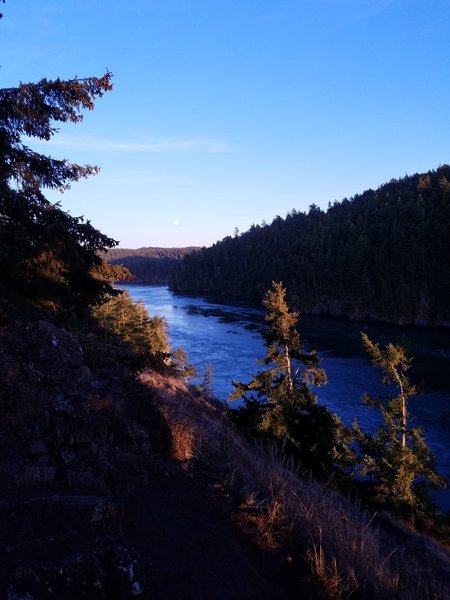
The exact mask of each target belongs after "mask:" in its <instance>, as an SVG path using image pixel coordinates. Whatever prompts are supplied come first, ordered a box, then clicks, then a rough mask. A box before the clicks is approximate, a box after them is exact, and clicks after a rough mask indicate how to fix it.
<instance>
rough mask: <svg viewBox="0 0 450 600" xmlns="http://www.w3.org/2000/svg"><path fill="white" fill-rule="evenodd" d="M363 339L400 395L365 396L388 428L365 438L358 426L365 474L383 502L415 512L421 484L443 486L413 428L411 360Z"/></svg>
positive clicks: (400, 349)
mask: <svg viewBox="0 0 450 600" xmlns="http://www.w3.org/2000/svg"><path fill="white" fill-rule="evenodd" d="M361 335H362V339H363V343H364V346H365V349H366V351H367V353H368V354H369V356H370V357H371V360H372V364H373V366H374V367H376V368H379V369H381V371H382V374H383V375H382V382H383V383H385V384H392V385H394V386H395V390H396V392H395V393H394V394H392V395H389V396H388V397H387V398H374V397H373V396H371V395H370V394H364V396H363V401H364V403H365V404H366V405H368V406H373V407H376V408H378V409H379V411H380V412H381V415H382V417H383V422H382V424H381V425H380V426H379V428H378V430H377V432H376V433H375V434H374V435H372V434H370V433H365V432H363V431H362V429H361V427H360V426H359V424H358V421H357V420H355V422H354V424H353V428H354V432H355V437H356V440H357V442H358V446H359V449H360V452H361V454H362V467H361V473H362V474H363V475H368V476H369V477H371V478H373V479H374V480H375V482H376V483H377V492H378V498H379V499H380V500H382V501H384V502H387V503H388V504H389V505H390V506H393V507H397V508H406V507H415V506H417V505H418V501H419V499H418V496H417V484H418V483H419V482H422V483H428V484H434V485H442V484H443V483H444V480H443V478H442V477H441V476H440V475H438V474H437V473H436V471H435V467H434V458H433V455H432V452H431V450H430V449H429V447H428V446H427V444H426V441H425V439H424V437H423V429H422V428H421V427H411V426H410V421H411V419H410V414H409V410H408V401H409V400H410V399H411V398H412V397H413V396H414V395H416V394H417V389H416V388H415V386H414V385H412V384H411V382H410V381H409V379H408V377H407V371H408V369H409V368H410V366H411V361H412V358H411V357H409V356H408V355H407V353H406V350H405V348H403V347H402V346H398V345H394V344H391V343H389V344H387V346H386V347H385V348H380V347H379V345H378V344H376V343H375V342H372V341H371V340H370V339H369V338H368V336H367V335H366V334H365V333H362V334H361Z"/></svg>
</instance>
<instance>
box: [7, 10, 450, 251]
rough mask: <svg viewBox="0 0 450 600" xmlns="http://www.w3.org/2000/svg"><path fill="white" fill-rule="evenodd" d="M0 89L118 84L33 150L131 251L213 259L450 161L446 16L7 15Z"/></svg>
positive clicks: (71, 203)
mask: <svg viewBox="0 0 450 600" xmlns="http://www.w3.org/2000/svg"><path fill="white" fill-rule="evenodd" d="M2 12H3V14H4V18H3V19H2V20H1V21H0V65H1V68H0V87H11V86H15V85H17V84H18V83H19V82H20V81H22V82H33V81H38V80H39V79H41V78H43V77H46V78H47V79H52V78H56V77H60V78H61V79H72V78H74V77H86V76H91V75H97V76H100V75H102V74H103V73H104V72H105V70H106V69H109V70H110V71H111V72H112V73H113V76H114V77H113V84H114V90H113V91H112V92H109V93H107V94H106V95H104V96H103V97H102V98H100V99H98V100H97V102H96V106H95V110H93V111H89V112H88V113H87V114H86V115H85V118H84V120H83V122H82V123H78V124H76V125H73V124H72V125H64V126H63V127H61V128H60V132H59V133H58V134H57V135H55V136H54V138H53V139H52V140H51V141H50V142H46V143H43V142H37V141H32V142H29V145H30V146H31V147H33V148H34V149H36V150H38V151H40V152H45V153H47V154H50V155H52V156H54V157H57V158H67V159H69V160H71V161H73V162H77V163H80V164H95V165H98V166H99V167H100V168H101V172H100V174H99V175H97V176H95V177H92V178H90V179H88V180H86V181H81V182H77V183H75V184H74V185H73V186H72V188H71V189H70V190H69V191H68V192H65V193H64V194H60V193H58V192H51V193H48V194H47V197H48V198H49V200H51V201H52V202H61V205H62V207H63V209H64V210H66V211H68V212H70V213H71V214H72V215H74V216H81V215H83V216H84V217H85V218H87V219H89V220H90V221H91V223H92V224H93V225H94V226H95V227H97V228H99V229H100V230H101V231H102V232H104V233H106V234H107V235H109V236H111V237H113V238H115V239H116V240H118V241H120V246H121V247H127V248H137V247H141V246H162V247H173V246H191V245H195V246H203V245H205V246H209V245H211V244H212V243H214V242H215V241H217V240H220V239H222V238H224V237H225V236H227V235H233V233H234V231H235V228H236V227H237V228H238V229H239V231H241V232H243V231H245V230H247V229H248V228H249V227H250V226H251V225H252V224H261V223H262V222H263V221H266V222H268V223H270V222H271V221H272V219H273V218H274V217H275V216H276V215H280V216H282V217H284V216H285V215H286V214H287V213H288V212H289V211H291V210H292V209H293V208H295V209H296V210H300V211H305V210H306V211H307V210H308V208H309V206H310V205H311V204H313V203H314V204H316V205H318V206H320V207H321V208H323V209H324V210H326V208H327V206H328V203H329V202H334V201H335V200H338V201H339V200H342V199H343V198H344V197H347V198H350V197H352V196H354V195H355V194H357V193H360V192H362V191H364V190H366V189H369V188H373V189H376V188H377V187H378V186H380V185H382V184H383V183H385V182H386V181H389V180H390V179H392V178H399V177H403V176H404V175H406V174H413V173H416V172H424V171H428V170H429V169H434V168H436V167H438V166H439V165H440V164H445V163H448V162H450V135H449V131H450V110H449V107H450V0H432V1H431V2H425V1H424V0H130V1H129V2H127V3H125V2H123V0H122V1H120V2H119V1H117V0H108V1H106V0H83V1H81V0H64V1H62V0H41V1H40V2H36V0H7V1H6V4H5V5H2Z"/></svg>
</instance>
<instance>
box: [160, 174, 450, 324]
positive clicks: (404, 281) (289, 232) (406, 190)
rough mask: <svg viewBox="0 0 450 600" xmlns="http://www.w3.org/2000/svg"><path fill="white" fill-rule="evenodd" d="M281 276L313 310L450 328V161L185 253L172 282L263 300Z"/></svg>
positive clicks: (294, 299)
mask: <svg viewBox="0 0 450 600" xmlns="http://www.w3.org/2000/svg"><path fill="white" fill-rule="evenodd" d="M272 280H275V281H283V283H284V285H285V286H286V288H287V290H288V296H289V299H290V302H291V303H292V304H294V305H295V306H297V307H298V308H300V309H301V310H303V311H304V312H307V313H313V314H329V315H333V316H345V317H350V318H352V319H357V320H377V321H382V322H386V323H395V324H404V325H406V324H411V325H417V326H438V327H450V166H448V165H444V166H441V167H439V168H438V169H436V170H434V171H429V172H428V173H425V174H422V175H420V174H415V175H412V176H406V177H404V178H403V179H400V180H396V179H393V180H391V181H390V182H389V183H387V184H385V185H382V186H381V187H380V188H378V189H377V190H367V191H365V192H363V193H362V194H358V195H356V196H355V197H353V198H351V199H347V198H345V199H344V200H342V201H341V202H335V203H334V204H332V205H331V204H330V205H329V208H328V210H327V211H326V212H324V211H322V210H321V209H320V208H318V207H317V206H315V205H312V206H311V207H310V209H309V212H308V213H307V214H306V213H303V212H297V211H295V210H293V211H292V212H291V213H290V214H288V215H287V216H286V218H285V219H283V218H281V217H280V216H277V217H275V219H274V220H273V222H272V223H271V224H270V225H264V226H260V225H253V226H252V227H251V228H250V230H249V231H247V232H246V233H243V234H241V235H240V236H235V237H233V238H232V237H226V238H225V239H223V240H222V241H220V242H217V243H216V244H214V245H213V246H212V247H211V248H207V249H203V250H202V251H201V252H198V253H195V254H192V255H189V256H187V257H185V258H184V259H183V261H182V262H181V263H180V264H179V265H178V267H177V268H176V270H175V271H174V273H173V275H172V277H171V280H170V285H171V287H172V289H174V290H179V291H182V290H183V291H187V290H189V291H199V292H200V291H201V292H213V293H219V294H226V295H232V296H236V297H242V298H247V299H252V300H260V299H261V298H262V297H263V294H264V291H265V290H267V289H268V288H269V287H270V285H271V282H272Z"/></svg>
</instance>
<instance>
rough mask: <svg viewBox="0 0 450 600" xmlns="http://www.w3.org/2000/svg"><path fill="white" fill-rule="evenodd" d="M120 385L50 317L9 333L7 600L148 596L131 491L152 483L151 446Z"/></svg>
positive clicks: (1, 376) (0, 387) (4, 523)
mask: <svg viewBox="0 0 450 600" xmlns="http://www.w3.org/2000/svg"><path fill="white" fill-rule="evenodd" d="M113 381H114V380H113ZM116 383H117V388H116V389H113V390H111V381H110V380H108V381H107V382H106V381H102V379H100V378H98V377H95V376H93V375H92V374H91V373H90V371H89V369H88V368H87V367H86V366H84V365H83V356H82V351H81V348H80V345H79V344H78V342H77V341H76V340H75V338H74V337H72V336H71V335H70V334H69V333H67V331H64V330H63V329H59V328H57V327H55V326H54V325H51V324H50V323H47V322H43V321H38V322H35V323H14V324H11V325H9V326H8V327H6V328H4V329H3V330H2V331H1V332H0V416H1V421H0V423H1V425H0V457H1V459H0V564H1V567H0V596H1V597H2V598H3V597H4V598H11V599H13V598H33V599H35V598H36V599H38V598H64V599H72V598H73V599H74V600H75V599H77V600H78V599H80V598H89V599H97V598H98V599H103V598H117V599H119V598H120V599H125V598H135V597H145V573H144V570H143V569H142V568H141V566H140V563H139V559H138V557H136V555H135V553H133V550H132V549H130V548H129V547H127V543H126V542H125V539H124V535H123V519H124V510H123V506H122V502H121V498H122V497H123V496H124V495H125V494H126V493H127V492H128V491H129V490H130V489H131V488H132V487H133V486H136V485H140V484H142V483H143V482H145V481H146V477H147V472H148V464H147V463H148V457H149V456H150V455H151V453H152V449H151V444H150V440H149V433H148V431H147V430H146V429H145V428H144V427H142V426H139V425H138V424H137V423H136V422H135V421H134V420H133V419H132V418H130V417H129V415H127V414H125V413H124V412H123V411H121V410H120V400H121V395H123V393H124V390H123V389H121V385H122V387H123V383H122V384H121V383H120V381H119V380H117V382H116Z"/></svg>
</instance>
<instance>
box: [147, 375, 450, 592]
mask: <svg viewBox="0 0 450 600" xmlns="http://www.w3.org/2000/svg"><path fill="white" fill-rule="evenodd" d="M141 381H142V382H143V383H145V385H148V386H150V387H151V388H153V389H155V390H157V392H158V393H157V397H156V400H155V401H156V406H157V408H158V410H159V411H160V412H161V414H162V415H163V417H164V419H165V421H166V424H167V426H168V429H169V430H170V434H171V454H172V456H173V457H174V458H176V459H178V460H180V461H183V463H184V464H185V465H186V466H189V465H192V464H193V463H194V462H196V461H197V462H198V461H200V462H201V463H203V464H204V465H207V466H208V467H209V470H210V471H214V473H215V475H216V477H217V479H218V480H219V479H221V482H222V484H223V485H224V486H225V487H226V488H228V489H232V490H233V492H234V493H236V495H237V497H238V498H240V503H239V502H236V503H235V506H234V510H235V519H236V522H238V523H239V524H240V526H241V527H242V529H243V530H244V532H246V533H247V534H250V532H251V531H253V533H252V535H251V537H252V539H253V541H256V542H257V543H258V544H259V545H260V546H261V547H262V548H263V549H265V550H267V549H271V550H272V551H273V552H274V553H276V554H277V555H278V557H279V558H280V559H281V560H282V561H283V563H284V564H285V565H289V572H290V576H291V577H292V578H293V580H295V579H299V580H301V579H303V580H304V579H305V566H307V567H308V571H309V579H310V580H311V581H315V582H316V583H318V584H319V585H320V588H321V590H322V593H324V594H325V597H327V598H348V597H350V596H351V597H352V598H358V597H359V598H401V599H408V600H413V599H417V600H418V599H420V600H423V599H425V598H436V599H437V598H442V599H444V598H448V593H449V592H448V587H447V586H448V581H449V580H450V553H449V552H448V551H447V550H446V549H445V548H443V547H442V546H439V545H438V544H436V543H435V542H433V541H432V540H430V539H428V538H425V537H424V536H420V535H418V534H416V533H414V532H413V531H411V530H409V529H407V528H406V527H403V526H400V525H398V524H396V522H394V521H392V520H390V519H389V518H388V517H387V516H385V515H381V516H376V517H375V518H371V517H370V516H369V515H368V514H367V513H365V512H363V511H361V510H359V508H358V507H357V506H355V505H353V504H352V503H350V502H349V501H348V500H346V499H345V498H343V497H342V496H341V495H339V494H337V493H334V492H333V491H331V490H330V489H329V488H327V487H326V486H324V485H320V484H318V483H316V482H314V481H312V480H305V479H300V478H298V477H297V476H296V475H294V474H293V472H292V471H291V470H290V469H289V465H284V464H283V463H282V461H281V460H280V459H279V457H278V456H277V455H276V453H275V452H273V451H272V452H270V451H267V450H264V449H262V448H260V447H253V446H251V445H249V444H248V443H247V442H246V441H245V440H243V438H242V437H241V436H240V435H239V434H238V433H237V432H236V430H235V429H234V427H233V426H232V424H231V423H230V422H229V420H228V419H227V418H226V416H225V414H224V412H223V409H222V407H221V406H220V405H217V404H215V403H213V402H209V401H207V400H205V399H204V398H201V397H198V396H196V395H195V394H192V393H191V391H190V390H189V388H187V387H186V386H185V385H184V384H183V383H182V382H180V381H179V380H177V379H175V378H173V379H170V378H169V379H168V378H163V377H162V376H160V375H157V374H155V373H151V374H146V375H143V376H142V377H141ZM243 515H244V516H243ZM255 529H256V531H255Z"/></svg>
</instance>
